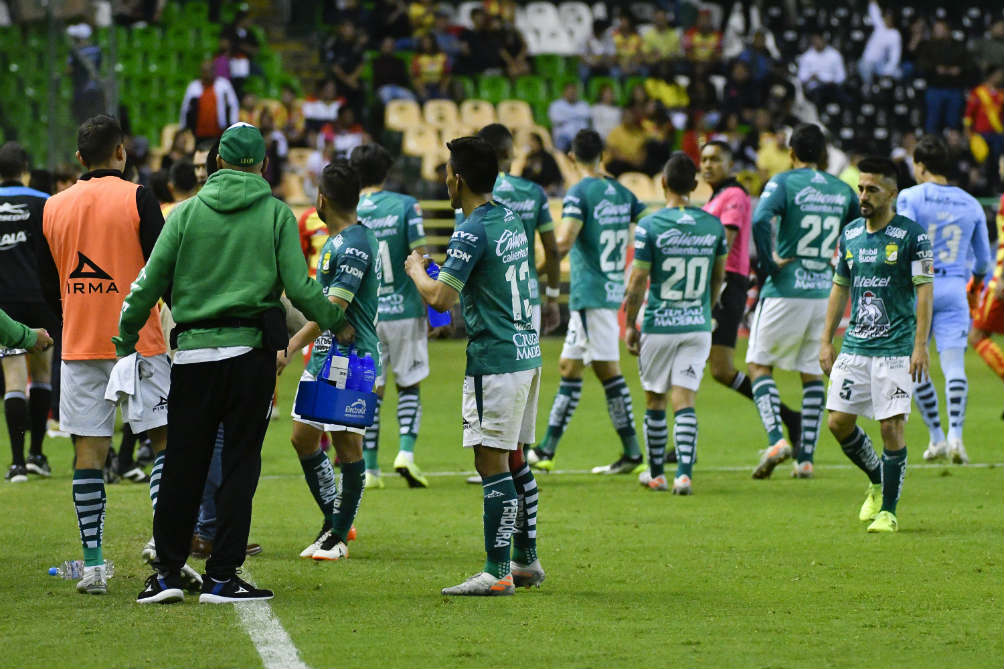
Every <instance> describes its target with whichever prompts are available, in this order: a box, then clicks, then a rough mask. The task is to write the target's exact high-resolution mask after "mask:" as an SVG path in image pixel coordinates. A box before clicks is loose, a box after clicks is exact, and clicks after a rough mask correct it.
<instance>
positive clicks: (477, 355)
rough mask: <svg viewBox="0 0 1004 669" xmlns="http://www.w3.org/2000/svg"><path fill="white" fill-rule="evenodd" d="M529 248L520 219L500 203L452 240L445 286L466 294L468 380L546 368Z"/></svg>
mask: <svg viewBox="0 0 1004 669" xmlns="http://www.w3.org/2000/svg"><path fill="white" fill-rule="evenodd" d="M529 247H530V243H529V238H528V237H527V234H526V230H525V229H524V228H523V225H522V223H521V222H520V220H519V217H518V216H517V215H516V214H515V213H514V212H513V211H512V210H511V209H508V208H506V207H503V206H502V205H500V204H498V203H496V202H486V203H485V204H483V205H481V206H480V207H478V208H477V209H475V210H474V211H473V212H471V215H470V217H468V218H467V220H465V221H464V222H463V223H461V224H460V225H459V226H457V229H456V230H455V231H454V232H453V236H452V237H451V238H450V244H449V246H448V247H447V249H446V262H445V263H443V266H442V268H441V269H440V272H439V280H440V281H442V282H444V283H445V284H446V285H448V286H450V287H452V288H454V289H456V290H457V292H459V293H460V305H461V307H462V309H463V312H464V325H465V326H466V327H467V337H468V342H467V375H468V376H476V375H484V374H507V373H510V372H520V371H523V370H526V369H535V368H537V367H540V364H541V362H540V342H539V341H538V339H537V332H536V331H535V330H534V329H533V323H532V321H531V311H532V309H531V302H530V260H529V258H530V249H529Z"/></svg>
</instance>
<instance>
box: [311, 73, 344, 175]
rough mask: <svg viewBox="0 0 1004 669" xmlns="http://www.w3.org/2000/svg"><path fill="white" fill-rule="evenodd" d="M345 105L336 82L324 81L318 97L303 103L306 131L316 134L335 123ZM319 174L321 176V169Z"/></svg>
mask: <svg viewBox="0 0 1004 669" xmlns="http://www.w3.org/2000/svg"><path fill="white" fill-rule="evenodd" d="M344 103H345V101H344V100H343V99H342V98H340V97H338V87H337V86H336V84H335V80H334V79H325V80H323V81H322V82H321V83H320V84H319V85H318V87H317V97H316V98H315V99H313V100H307V101H306V102H304V103H303V118H304V124H305V126H306V129H307V130H309V131H315V132H316V131H317V130H320V129H321V127H322V126H324V125H325V124H326V123H333V122H334V121H335V119H337V118H338V110H339V109H340V108H341V107H342V105H343V104H344ZM325 164H327V163H325ZM323 167H324V165H321V168H323ZM317 173H318V175H320V173H321V172H320V169H319V170H318V171H317Z"/></svg>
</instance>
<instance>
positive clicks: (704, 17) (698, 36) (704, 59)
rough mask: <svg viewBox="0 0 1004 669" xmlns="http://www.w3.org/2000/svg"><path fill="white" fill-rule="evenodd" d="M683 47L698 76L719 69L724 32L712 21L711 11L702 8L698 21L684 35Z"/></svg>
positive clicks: (698, 14)
mask: <svg viewBox="0 0 1004 669" xmlns="http://www.w3.org/2000/svg"><path fill="white" fill-rule="evenodd" d="M683 49H684V52H685V53H686V54H687V60H688V61H690V65H691V68H692V69H693V71H694V73H695V75H696V76H700V73H707V72H713V71H715V70H717V69H718V65H719V61H720V60H721V57H722V33H721V32H720V31H718V30H716V29H715V26H714V25H712V23H711V12H710V11H708V10H707V9H701V10H700V11H699V12H698V13H697V23H696V24H695V25H694V26H693V27H691V28H690V30H688V31H687V32H686V33H685V35H684V37H683Z"/></svg>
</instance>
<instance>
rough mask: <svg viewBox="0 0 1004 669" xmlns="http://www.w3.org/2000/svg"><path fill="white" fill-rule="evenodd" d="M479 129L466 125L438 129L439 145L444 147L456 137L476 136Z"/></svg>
mask: <svg viewBox="0 0 1004 669" xmlns="http://www.w3.org/2000/svg"><path fill="white" fill-rule="evenodd" d="M478 130H480V128H471V127H469V126H466V125H455V126H451V127H449V128H439V143H440V145H443V146H445V145H446V143H447V142H449V141H451V140H454V139H456V138H457V137H469V136H471V135H476V134H477V132H478Z"/></svg>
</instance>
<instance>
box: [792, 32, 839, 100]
mask: <svg viewBox="0 0 1004 669" xmlns="http://www.w3.org/2000/svg"><path fill="white" fill-rule="evenodd" d="M809 43H810V47H809V50H808V51H806V52H805V53H803V54H802V55H801V56H799V57H798V80H799V81H800V82H801V83H802V90H804V91H805V96H806V97H807V98H809V100H811V101H812V103H813V104H814V105H816V107H817V108H819V109H822V107H823V105H825V104H827V103H829V102H838V103H844V102H846V95H845V94H844V92H843V85H844V80H845V79H847V71H846V70H845V69H844V57H843V56H841V55H840V52H839V51H837V50H836V49H834V48H833V47H832V46H830V45H829V44H827V43H826V39H825V38H824V37H823V34H822V33H821V32H814V33H813V34H812V37H811V38H810V42H809Z"/></svg>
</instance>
